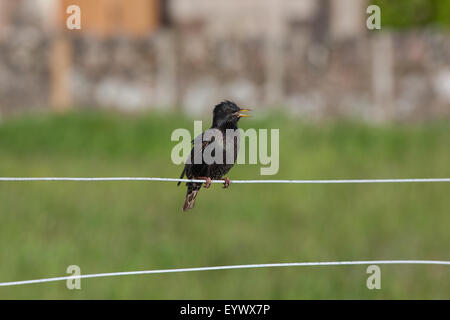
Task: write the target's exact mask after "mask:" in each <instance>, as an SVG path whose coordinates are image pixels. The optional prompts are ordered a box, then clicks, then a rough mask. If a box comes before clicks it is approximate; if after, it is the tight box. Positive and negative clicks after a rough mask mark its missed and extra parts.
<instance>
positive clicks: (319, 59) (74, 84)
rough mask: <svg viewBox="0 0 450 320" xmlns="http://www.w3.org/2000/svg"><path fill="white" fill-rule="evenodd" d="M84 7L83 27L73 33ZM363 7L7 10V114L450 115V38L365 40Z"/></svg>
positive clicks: (250, 1) (241, 4)
mask: <svg viewBox="0 0 450 320" xmlns="http://www.w3.org/2000/svg"><path fill="white" fill-rule="evenodd" d="M69 4H78V5H79V6H80V8H81V12H82V28H81V30H71V31H69V30H67V29H66V28H65V19H66V18H67V16H68V15H67V14H66V12H65V8H66V7H67V5H69ZM366 7H367V1H365V0H298V1H297V0H296V1H294V0H281V1H278V0H277V1H276V0H242V1H237V0H229V1H222V0H190V1H186V0H171V1H169V2H167V1H166V2H165V1H162V0H159V1H158V0H136V1H133V2H132V5H131V2H129V1H124V0H98V1H87V0H73V1H70V0H61V1H58V0H17V1H9V0H0V112H2V113H10V112H15V111H20V110H25V109H30V108H49V107H52V108H54V109H57V110H65V109H67V108H70V107H77V108H93V107H101V108H118V109H122V110H128V111H135V110H142V109H151V108H162V107H164V108H167V107H173V108H182V109H183V110H186V111H188V112H192V113H194V114H195V113H199V112H204V111H206V110H209V108H210V106H212V105H213V104H215V103H216V102H217V101H219V100H221V99H225V98H226V99H234V100H237V101H238V102H239V103H241V104H243V105H246V106H251V107H253V108H264V107H265V108H271V107H274V108H285V109H286V110H289V112H291V113H293V114H297V115H299V116H302V117H310V118H317V119H322V118H330V117H357V118H361V117H362V118H366V119H369V120H374V121H382V120H389V119H401V120H408V119H428V118H436V117H441V116H448V115H449V105H450V50H449V44H450V41H449V40H450V38H449V34H448V33H447V32H445V31H441V30H439V29H435V30H432V29H415V30H410V31H402V32H393V31H389V30H388V29H386V30H382V31H368V30H367V28H366V25H365V23H366V18H367V15H366V10H365V9H366Z"/></svg>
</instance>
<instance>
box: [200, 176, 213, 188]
mask: <svg viewBox="0 0 450 320" xmlns="http://www.w3.org/2000/svg"><path fill="white" fill-rule="evenodd" d="M198 179H199V180H206V182H205V188H206V189H209V187H211V181H212V180H211V178H209V177H198Z"/></svg>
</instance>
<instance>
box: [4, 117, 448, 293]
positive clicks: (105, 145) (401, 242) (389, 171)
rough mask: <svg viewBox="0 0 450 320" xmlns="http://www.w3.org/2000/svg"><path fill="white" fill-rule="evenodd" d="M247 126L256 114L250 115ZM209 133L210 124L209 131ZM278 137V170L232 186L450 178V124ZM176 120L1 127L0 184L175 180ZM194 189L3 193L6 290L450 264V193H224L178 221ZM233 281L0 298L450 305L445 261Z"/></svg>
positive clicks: (346, 189)
mask: <svg viewBox="0 0 450 320" xmlns="http://www.w3.org/2000/svg"><path fill="white" fill-rule="evenodd" d="M246 120H247V119H246ZM206 125H209V120H208V121H207V122H205V126H206ZM242 126H243V128H244V129H245V128H250V127H253V128H269V129H270V128H279V129H280V140H281V141H280V171H279V173H278V174H277V175H275V176H265V177H261V176H259V169H260V166H259V165H238V166H236V167H235V168H234V169H233V170H232V171H231V173H230V175H229V177H230V178H231V179H259V178H267V179H343V178H345V179H347V178H348V179H352V178H354V179H357V178H424V177H450V166H449V163H450V148H449V145H450V144H449V142H450V124H449V123H448V122H446V121H441V122H435V123H428V124H410V125H405V124H403V125H398V124H396V125H394V124H388V125H383V126H376V127H375V126H370V125H366V124H357V123H349V122H336V123H327V124H322V125H318V124H307V123H305V122H300V121H298V120H295V119H289V117H287V116H273V115H272V116H269V117H264V118H261V119H259V118H258V117H255V118H253V119H250V120H247V121H245V122H244V121H242ZM180 127H184V128H187V129H189V130H191V131H192V130H193V123H192V121H191V120H189V119H186V118H184V117H182V116H180V115H174V114H154V113H152V114H147V115H142V114H141V115H139V116H129V115H123V114H111V113H101V112H72V113H68V114H65V115H49V114H41V115H33V116H20V117H16V118H12V119H8V120H5V121H3V122H1V123H0V176H98V177H101V176H157V177H178V176H179V174H180V171H181V169H182V168H181V166H176V165H174V164H172V162H171V161H170V152H171V148H172V147H173V146H174V145H175V142H171V141H170V135H171V132H172V130H174V129H175V128H180ZM184 194H185V188H184V187H178V188H177V187H176V184H175V183H165V182H164V183H163V182H151V183H147V182H98V183H97V182H96V183H85V182H84V183H83V182H20V183H19V182H1V183H0V261H1V263H0V282H3V281H15V280H27V279H36V278H42V277H54V276H61V275H65V270H66V268H67V266H69V265H72V264H76V265H79V266H80V267H81V271H82V273H84V274H88V273H101V272H116V271H132V270H146V269H165V268H179V267H197V266H216V265H231V264H247V263H273V262H300V261H337V260H366V259H367V260H369V259H436V260H437V259H439V260H450V250H449V246H450V233H449V225H450V215H449V213H450V210H449V209H450V198H449V194H450V185H449V184H447V183H430V184H374V185H255V184H248V185H235V186H231V188H230V189H228V190H223V189H221V187H220V186H218V185H215V186H213V187H212V188H211V189H210V190H202V191H201V193H200V195H199V197H198V200H197V204H196V208H195V209H194V210H193V211H190V212H188V213H186V214H183V213H182V212H181V205H182V203H183V198H184ZM381 269H382V289H381V290H374V291H370V290H368V289H367V288H366V279H367V277H368V275H367V274H366V266H348V267H307V268H283V269H282V268H277V269H257V270H231V271H211V272H192V273H183V274H163V275H146V276H127V277H117V278H100V279H85V280H82V284H81V285H82V290H68V289H67V288H66V286H65V282H64V281H62V282H55V283H45V284H34V285H27V286H20V287H5V288H0V298H2V299H12V298H21V299H81V298H90V299H103V298H111V299H119V298H129V299H146V298H153V299H229V298H236V299H241V298H242V299H282V298H284V299H304V298H306V299H310V298H319V299H351V298H359V299H383V298H394V299H427V298H432V299H434V298H447V299H448V298H450V281H449V278H450V269H449V268H448V267H444V266H382V267H381Z"/></svg>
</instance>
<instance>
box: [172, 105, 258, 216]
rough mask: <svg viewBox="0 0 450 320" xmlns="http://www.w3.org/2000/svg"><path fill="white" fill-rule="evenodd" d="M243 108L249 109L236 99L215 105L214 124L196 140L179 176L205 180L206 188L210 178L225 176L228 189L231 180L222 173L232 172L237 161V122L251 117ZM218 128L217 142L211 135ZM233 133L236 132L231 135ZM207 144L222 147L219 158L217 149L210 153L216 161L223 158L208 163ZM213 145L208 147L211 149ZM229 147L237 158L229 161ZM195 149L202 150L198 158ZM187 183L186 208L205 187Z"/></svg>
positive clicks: (184, 208)
mask: <svg viewBox="0 0 450 320" xmlns="http://www.w3.org/2000/svg"><path fill="white" fill-rule="evenodd" d="M244 111H250V110H249V109H241V108H239V107H238V106H237V105H236V104H235V103H234V102H231V101H228V100H226V101H223V102H221V103H219V104H218V105H216V106H215V108H214V112H213V121H212V126H211V128H210V129H208V130H206V131H205V132H203V133H202V134H201V135H199V136H198V137H196V138H195V139H194V140H193V143H194V147H193V148H192V151H191V154H190V157H189V158H188V161H186V164H185V166H184V170H183V172H182V173H181V176H180V179H183V177H184V175H186V177H187V178H188V179H199V180H206V183H205V188H209V187H210V185H211V180H221V179H223V180H225V183H224V188H228V187H229V186H230V179H228V178H223V176H224V175H226V174H227V173H228V171H230V169H231V168H232V167H233V165H234V163H235V162H236V158H237V154H238V151H239V140H240V139H239V138H240V136H239V130H237V129H238V121H239V119H240V118H242V117H249V115H247V114H242V113H241V112H244ZM215 129H217V130H219V131H220V132H221V134H222V138H223V141H215V136H214V135H212V132H213V131H215ZM230 133H233V134H232V135H231V134H230ZM227 134H228V135H227ZM210 136H211V137H210ZM204 138H205V139H204ZM203 140H206V141H203ZM195 144H198V145H197V146H198V147H197V148H196V147H195ZM200 146H201V148H200ZM207 146H210V148H214V147H217V149H214V150H221V155H218V157H214V156H215V153H214V152H212V153H211V155H212V156H213V157H214V159H215V160H217V159H218V158H220V159H221V161H217V162H216V161H206V162H205V157H204V155H205V156H206V152H205V154H204V151H205V148H206V147H207ZM210 148H208V149H209V150H212V149H210ZM227 148H233V151H234V152H233V156H234V159H231V160H232V161H231V160H229V161H227V159H226V158H227V157H226V154H227V151H226V150H227ZM196 152H197V153H198V152H201V156H200V157H198V156H199V155H198V154H197V157H196ZM195 159H200V161H198V162H199V163H195V162H194V160H195ZM208 163H209V164H208ZM180 183H181V182H178V185H180ZM186 186H187V192H186V198H185V200H184V205H183V211H186V210H189V209H192V208H193V207H194V204H195V198H196V197H197V193H198V191H199V190H200V188H201V187H202V183H197V182H188V183H186Z"/></svg>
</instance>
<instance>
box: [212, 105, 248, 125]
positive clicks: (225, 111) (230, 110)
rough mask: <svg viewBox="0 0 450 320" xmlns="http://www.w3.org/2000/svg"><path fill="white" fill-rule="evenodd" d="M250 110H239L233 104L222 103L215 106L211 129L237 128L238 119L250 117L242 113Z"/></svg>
mask: <svg viewBox="0 0 450 320" xmlns="http://www.w3.org/2000/svg"><path fill="white" fill-rule="evenodd" d="M245 111H250V109H243V108H239V107H238V106H237V105H236V104H235V103H234V102H231V101H228V100H226V101H223V102H221V103H219V104H218V105H216V106H215V108H214V114H213V127H215V128H218V127H228V126H232V127H233V126H237V122H238V121H239V119H240V118H245V117H250V116H249V115H248V114H244V113H242V112H245Z"/></svg>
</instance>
